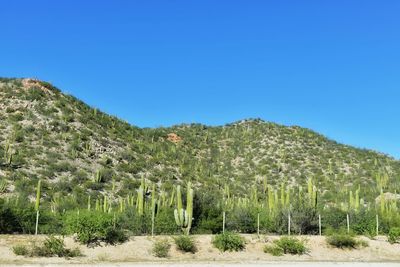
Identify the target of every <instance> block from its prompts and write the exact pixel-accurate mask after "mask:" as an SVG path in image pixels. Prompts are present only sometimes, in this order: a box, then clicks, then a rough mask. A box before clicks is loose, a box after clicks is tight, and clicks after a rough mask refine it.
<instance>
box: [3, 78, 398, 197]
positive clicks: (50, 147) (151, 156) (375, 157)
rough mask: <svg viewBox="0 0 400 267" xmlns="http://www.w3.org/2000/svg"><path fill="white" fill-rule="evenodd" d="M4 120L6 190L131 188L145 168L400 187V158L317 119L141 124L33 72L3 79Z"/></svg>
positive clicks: (211, 182)
mask: <svg viewBox="0 0 400 267" xmlns="http://www.w3.org/2000/svg"><path fill="white" fill-rule="evenodd" d="M0 130H1V135H0V155H1V158H0V192H1V195H2V196H3V197H4V196H11V195H26V196H33V195H34V190H35V185H36V183H37V181H38V180H39V179H41V180H42V181H43V187H44V189H43V192H44V194H45V197H46V198H47V199H48V200H49V201H53V200H54V199H55V198H57V197H58V198H59V197H62V196H74V197H75V198H76V199H80V198H81V197H82V196H86V195H87V194H90V195H93V197H96V196H99V195H103V194H112V195H113V198H117V197H118V196H122V197H124V196H126V195H128V194H130V193H132V192H135V190H136V189H137V188H138V187H139V184H140V179H141V178H142V177H144V178H145V179H146V180H147V181H151V182H154V183H156V184H157V186H158V188H159V190H161V189H162V190H170V189H171V188H172V187H173V186H174V185H176V184H184V183H185V182H187V181H192V182H193V184H194V186H195V187H196V188H198V189H199V190H205V191H208V192H215V191H217V190H220V189H223V188H224V187H225V185H229V187H230V190H231V193H233V194H237V195H241V194H248V192H249V191H250V189H251V188H252V187H259V188H262V187H263V186H264V185H265V184H266V183H268V184H269V185H272V186H274V187H276V188H277V187H279V186H280V185H281V184H282V183H285V184H286V185H288V186H292V187H296V186H298V185H305V184H306V180H307V179H308V178H313V180H314V182H315V184H317V186H318V188H319V190H320V192H321V196H322V198H323V199H324V200H326V201H328V202H329V201H331V200H333V199H337V198H338V196H342V197H344V198H346V197H347V194H348V191H350V190H355V189H357V188H361V194H362V197H363V198H365V201H368V202H373V201H374V200H375V198H376V197H377V196H378V195H379V192H380V189H381V188H382V189H383V190H385V191H391V192H394V191H395V190H397V191H398V190H399V182H398V181H399V178H400V162H399V161H397V160H395V159H394V158H392V157H390V156H387V155H384V154H381V153H378V152H375V151H371V150H365V149H358V148H354V147H351V146H348V145H343V144H339V143H337V142H335V141H333V140H330V139H328V138H326V137H324V136H322V135H320V134H318V133H316V132H314V131H312V130H309V129H305V128H301V127H298V126H290V127H288V126H283V125H278V124H275V123H271V122H265V121H263V120H260V119H249V120H242V121H238V122H234V123H231V124H227V125H223V126H216V127H210V126H206V125H202V124H182V125H177V126H172V127H165V128H163V127H162V128H139V127H136V126H133V125H130V124H129V123H127V122H125V121H122V120H120V119H118V118H116V117H113V116H110V115H107V114H105V113H103V112H101V111H100V110H98V109H95V108H92V107H90V106H88V105H87V104H85V103H83V102H82V101H80V100H79V99H76V98H75V97H73V96H71V95H67V94H64V93H62V92H61V91H60V90H59V89H57V88H55V87H54V86H52V85H51V84H49V83H46V82H42V81H38V80H34V79H8V78H2V79H0ZM328 189H329V190H328Z"/></svg>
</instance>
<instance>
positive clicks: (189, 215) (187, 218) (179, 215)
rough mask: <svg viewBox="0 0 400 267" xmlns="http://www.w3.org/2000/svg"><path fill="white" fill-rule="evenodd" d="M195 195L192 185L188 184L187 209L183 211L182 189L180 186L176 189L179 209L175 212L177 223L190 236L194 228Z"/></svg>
mask: <svg viewBox="0 0 400 267" xmlns="http://www.w3.org/2000/svg"><path fill="white" fill-rule="evenodd" d="M193 194H194V191H193V189H192V188H191V183H190V182H189V183H188V186H187V194H186V197H187V201H186V209H183V205H182V194H181V187H180V186H179V185H178V186H177V189H176V199H177V200H176V201H177V203H176V205H177V208H176V209H175V210H174V216H175V222H176V224H177V225H178V226H179V227H181V229H182V231H183V232H184V233H185V234H186V235H189V233H190V228H191V227H192V220H193Z"/></svg>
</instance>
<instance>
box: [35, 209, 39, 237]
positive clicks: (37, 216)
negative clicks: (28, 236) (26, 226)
mask: <svg viewBox="0 0 400 267" xmlns="http://www.w3.org/2000/svg"><path fill="white" fill-rule="evenodd" d="M38 227H39V210H37V211H36V227H35V235H37V234H38Z"/></svg>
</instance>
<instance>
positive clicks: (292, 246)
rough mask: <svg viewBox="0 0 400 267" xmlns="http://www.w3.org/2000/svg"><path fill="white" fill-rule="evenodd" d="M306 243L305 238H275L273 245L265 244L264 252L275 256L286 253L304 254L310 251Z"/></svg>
mask: <svg viewBox="0 0 400 267" xmlns="http://www.w3.org/2000/svg"><path fill="white" fill-rule="evenodd" d="M305 243H306V241H305V240H300V239H298V238H295V237H289V236H283V237H281V238H280V239H278V240H275V241H274V242H273V244H272V245H265V246H264V252H265V253H269V254H272V255H273V256H283V255H284V254H292V255H303V254H306V253H307V252H308V249H307V247H306V244H305Z"/></svg>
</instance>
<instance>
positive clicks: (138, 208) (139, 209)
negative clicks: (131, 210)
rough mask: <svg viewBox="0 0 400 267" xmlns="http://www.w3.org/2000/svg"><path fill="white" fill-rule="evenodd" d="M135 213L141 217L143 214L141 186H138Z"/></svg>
mask: <svg viewBox="0 0 400 267" xmlns="http://www.w3.org/2000/svg"><path fill="white" fill-rule="evenodd" d="M136 211H137V213H138V214H139V215H140V216H142V215H143V212H144V188H143V185H140V187H139V190H138V196H137V199H136Z"/></svg>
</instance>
